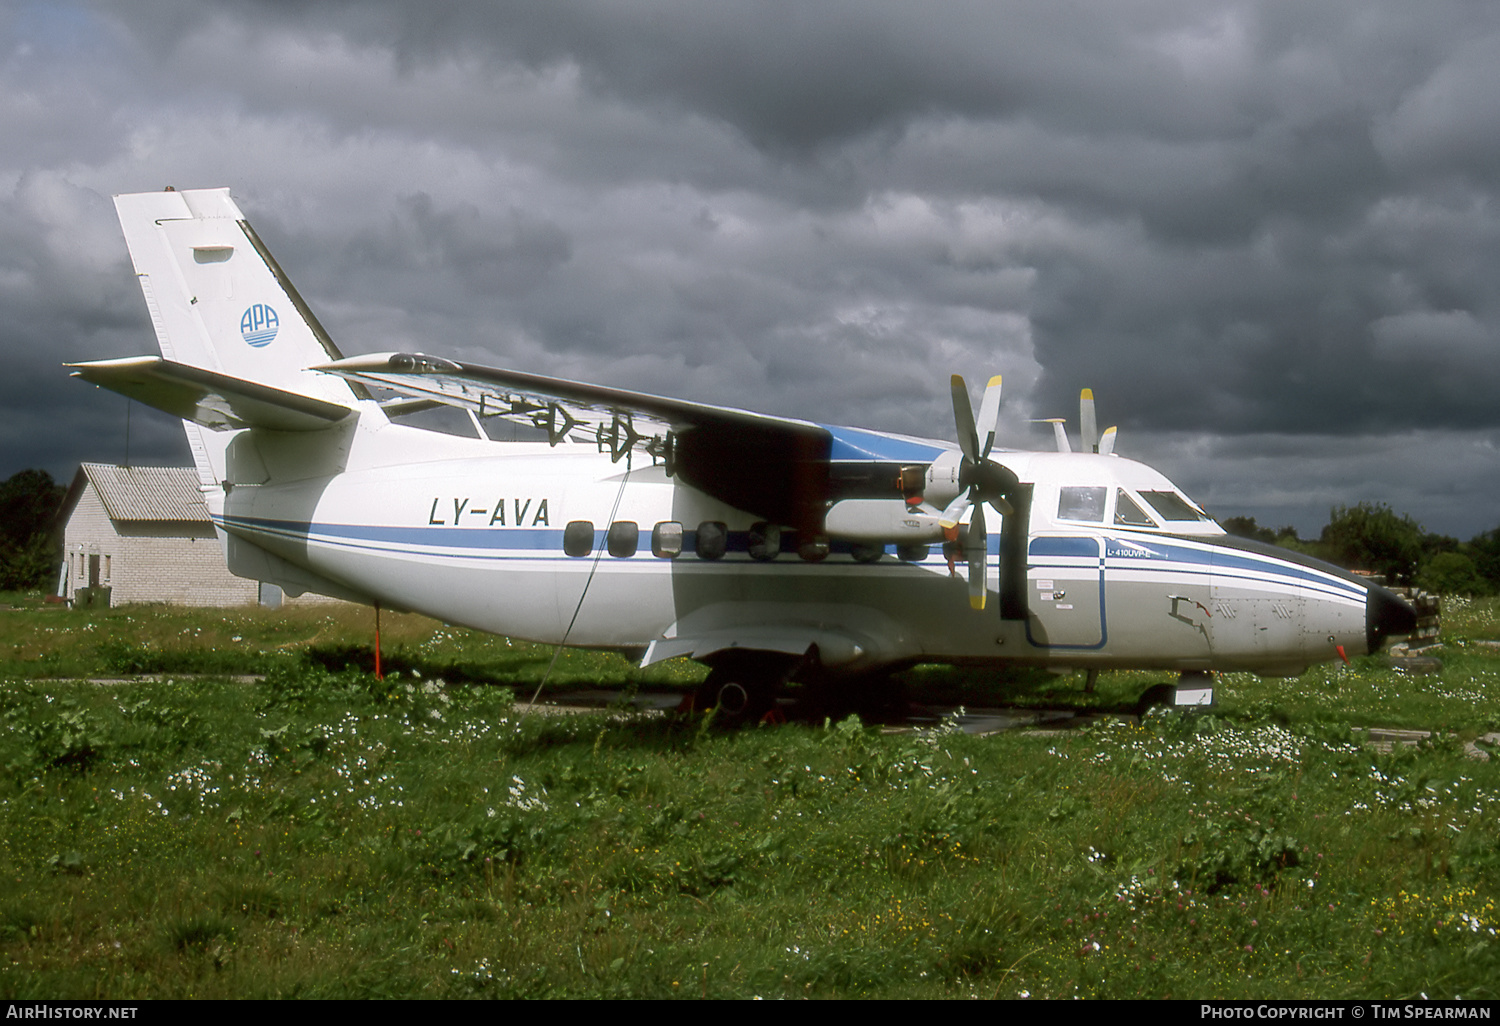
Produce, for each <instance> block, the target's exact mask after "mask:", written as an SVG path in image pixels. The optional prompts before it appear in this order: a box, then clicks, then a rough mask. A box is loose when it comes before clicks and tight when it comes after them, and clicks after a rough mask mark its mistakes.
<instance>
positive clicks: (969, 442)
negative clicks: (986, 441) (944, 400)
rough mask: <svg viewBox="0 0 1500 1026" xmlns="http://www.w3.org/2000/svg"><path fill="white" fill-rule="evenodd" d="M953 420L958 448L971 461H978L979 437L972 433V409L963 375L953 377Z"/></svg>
mask: <svg viewBox="0 0 1500 1026" xmlns="http://www.w3.org/2000/svg"><path fill="white" fill-rule="evenodd" d="M952 385H953V419H954V421H955V422H956V423H957V425H958V447H959V448H960V449H962V450H963V454H964V455H965V456H967V457H968V458H969V459H971V460H978V459H979V436H978V435H977V434H976V433H975V431H974V407H973V406H972V405H970V403H969V386H968V385H965V384H964V379H963V375H961V374H955V375H953V382H952Z"/></svg>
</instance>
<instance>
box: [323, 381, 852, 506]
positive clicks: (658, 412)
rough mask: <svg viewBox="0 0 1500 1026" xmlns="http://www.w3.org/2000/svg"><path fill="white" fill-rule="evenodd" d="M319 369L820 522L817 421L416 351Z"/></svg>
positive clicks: (823, 466) (824, 456) (824, 479)
mask: <svg viewBox="0 0 1500 1026" xmlns="http://www.w3.org/2000/svg"><path fill="white" fill-rule="evenodd" d="M313 369H314V370H319V371H323V372H325V373H328V374H336V375H338V376H340V377H342V378H345V379H347V380H349V381H355V382H359V383H361V384H364V385H373V386H376V387H379V388H387V389H390V390H392V391H394V392H396V393H398V394H400V395H403V396H406V397H408V398H410V399H413V400H426V401H432V402H439V403H444V404H446V405H450V406H457V407H460V408H463V409H467V410H471V411H473V412H474V413H475V414H477V415H478V416H480V417H500V418H503V419H505V420H510V421H513V422H517V423H523V424H530V425H532V426H534V427H538V428H542V429H543V430H545V431H546V432H547V437H548V439H549V440H550V441H551V442H552V443H553V444H554V445H555V444H557V443H558V442H561V441H563V440H564V439H569V440H572V441H581V442H585V443H590V442H591V443H593V444H595V445H596V446H597V447H598V449H599V451H600V452H608V453H609V454H610V458H611V459H612V460H614V461H616V462H618V461H619V460H621V459H623V458H625V456H626V455H627V454H628V453H630V452H632V451H637V452H640V453H643V454H645V455H647V456H649V457H650V458H651V459H652V461H653V462H661V463H664V464H665V465H666V468H667V472H668V473H669V474H671V475H674V476H676V477H678V478H679V479H681V480H682V481H684V482H685V483H687V484H690V485H692V486H693V487H695V488H698V489H699V490H701V491H703V492H706V493H707V494H709V495H712V496H714V497H715V498H718V499H721V500H723V501H724V502H727V503H729V504H730V505H731V506H734V507H736V508H737V509H742V510H745V511H747V512H750V513H755V514H757V515H759V516H762V517H765V518H766V519H767V520H769V521H772V522H774V523H779V524H785V525H787V526H790V527H794V528H798V529H803V530H807V531H808V532H809V533H811V532H813V531H816V530H817V529H818V527H819V525H820V524H821V522H822V515H823V511H824V508H825V503H826V500H827V498H828V462H829V454H830V451H831V449H832V446H833V435H832V433H831V432H830V431H829V430H828V429H827V428H825V427H823V426H821V425H819V424H814V423H811V422H809V421H803V420H792V419H787V418H782V417H768V416H765V415H763V414H759V413H751V412H749V411H746V410H737V409H732V408H729V407H722V406H708V405H704V404H701V403H691V402H685V401H683V400H680V399H669V398H664V397H662V396H655V395H649V394H646V393H643V392H630V391H626V390H624V389H617V388H606V387H604V386H601V385H589V384H583V383H581V382H577V381H568V380H565V379H563V378H550V377H545V376H542V375H539V374H526V373H522V372H520V371H510V370H500V369H497V368H493V367H481V366H477V365H474V364H464V363H457V362H454V361H452V360H444V359H441V358H438V357H432V356H425V355H421V354H413V353H382V354H376V355H370V356H355V357H349V358H347V359H342V360H336V361H334V362H332V363H326V364H320V365H318V366H317V367H314V368H313Z"/></svg>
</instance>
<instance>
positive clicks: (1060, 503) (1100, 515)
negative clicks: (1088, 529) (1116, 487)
mask: <svg viewBox="0 0 1500 1026" xmlns="http://www.w3.org/2000/svg"><path fill="white" fill-rule="evenodd" d="M1106 494H1108V489H1106V488H1102V487H1099V488H1095V487H1082V486H1068V487H1065V488H1063V489H1062V490H1061V492H1060V493H1059V495H1058V499H1057V519H1059V520H1087V521H1088V522H1089V523H1091V524H1099V523H1103V522H1104V497H1105V495H1106Z"/></svg>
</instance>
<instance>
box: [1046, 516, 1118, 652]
mask: <svg viewBox="0 0 1500 1026" xmlns="http://www.w3.org/2000/svg"><path fill="white" fill-rule="evenodd" d="M1027 557H1028V558H1027V570H1026V577H1027V582H1026V583H1027V586H1028V589H1029V590H1030V593H1031V594H1030V600H1031V617H1030V618H1029V619H1028V620H1027V621H1026V636H1027V639H1028V640H1029V641H1030V642H1031V643H1032V644H1033V645H1035V646H1037V647H1038V648H1054V649H1070V648H1071V649H1100V648H1103V647H1104V642H1105V640H1106V638H1107V636H1108V634H1107V628H1106V621H1105V612H1104V549H1103V546H1102V544H1101V542H1100V539H1099V538H1097V537H1090V536H1088V535H1053V536H1041V537H1036V538H1032V539H1031V544H1030V546H1029V548H1028V551H1027Z"/></svg>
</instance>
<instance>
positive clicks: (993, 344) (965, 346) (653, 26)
mask: <svg viewBox="0 0 1500 1026" xmlns="http://www.w3.org/2000/svg"><path fill="white" fill-rule="evenodd" d="M1497 58H1500V14H1497V13H1496V12H1494V11H1493V9H1492V7H1491V6H1489V5H1476V4H1471V3H1464V2H1459V0H1454V2H1451V3H1433V4H1423V5H1420V6H1418V5H1411V4H1408V3H1404V2H1399V3H1398V2H1394V0H1392V2H1385V3H1381V2H1359V3H1354V2H1348V3H1328V4H1319V5H1308V4H1305V3H1293V2H1271V0H1266V2H1248V0H1244V2H1238V0H1236V2H1221V3H1203V2H1200V0H1193V2H1188V0H1143V2H1130V3H1112V4H1107V5H1100V4H1087V5H1084V4H1071V3H1048V4H1040V3H992V2H986V3H957V2H954V3H936V4H924V5H913V4H909V3H893V2H892V3H885V2H877V0H860V2H854V0H849V2H828V3H818V4H809V3H791V2H786V3H754V4H751V3H735V2H725V3H715V4H707V5H705V4H701V3H688V2H686V0H641V2H637V3H630V4H618V3H609V2H603V0H588V2H585V0H551V2H548V3H542V4H493V3H488V2H479V0H468V2H451V3H444V4H414V3H413V4H408V3H397V2H394V0H367V2H359V3H354V2H347V3H332V2H319V3H289V2H268V0H219V2H195V3H186V2H182V0H142V2H139V3H133V4H131V5H129V6H125V7H114V6H110V7H105V6H102V5H94V4H91V3H83V2H80V3H74V4H69V3H66V2H61V3H46V4H42V3H19V4H16V5H12V7H10V8H8V9H7V11H6V12H5V13H3V14H0V87H3V88H4V89H5V92H6V97H7V100H6V102H5V103H3V104H0V131H3V132H4V134H5V138H6V139H7V147H6V148H5V150H4V151H3V152H0V245H3V248H0V310H3V313H4V317H3V318H0V345H3V347H4V348H3V352H4V353H5V354H6V357H7V360H8V361H9V362H10V365H11V367H12V373H11V374H10V375H9V376H8V380H7V381H5V382H3V383H0V388H3V389H6V390H7V391H6V392H5V394H4V396H0V398H5V399H7V400H10V404H9V405H8V407H7V418H8V419H7V423H6V425H5V427H4V430H3V431H0V444H4V445H5V446H6V448H5V449H4V452H5V453H6V454H7V455H6V460H7V462H8V463H10V464H16V463H18V462H19V464H20V465H24V464H25V462H26V461H27V460H28V459H29V458H30V457H28V456H27V455H25V452H26V449H25V447H26V446H27V445H28V444H31V445H33V446H34V447H36V446H41V445H42V443H41V442H40V441H34V442H31V443H28V442H27V441H26V440H27V439H37V438H38V434H37V432H36V431H35V430H32V429H30V427H29V426H30V425H31V424H33V423H35V422H36V420H37V419H39V418H44V417H46V416H48V414H49V412H50V413H51V415H52V417H51V426H52V430H51V431H50V432H49V433H48V437H47V440H46V443H45V448H46V450H47V451H48V452H62V451H64V450H65V449H66V448H67V446H68V445H69V444H71V445H72V446H73V447H74V448H76V449H78V450H84V449H86V447H87V446H88V445H89V444H90V439H91V438H92V437H94V436H93V434H92V433H93V432H96V431H99V432H102V431H104V430H105V427H104V426H103V425H102V424H101V423H100V422H99V421H100V418H99V417H98V416H96V415H95V414H88V415H83V414H78V413H76V412H75V411H76V410H78V409H79V408H80V407H81V406H82V405H83V404H85V403H86V402H88V401H92V396H93V393H92V392H89V390H84V389H80V388H78V386H76V384H73V385H72V387H73V388H74V392H72V393H71V396H72V397H70V393H69V391H68V385H69V383H67V382H66V379H65V378H62V377H61V375H60V372H59V371H58V370H57V363H58V362H60V359H78V358H89V357H94V356H107V355H122V354H128V353H134V352H140V351H144V350H146V349H147V348H148V347H149V344H150V342H149V330H148V328H147V325H146V320H145V316H144V310H143V307H142V304H141V302H140V299H139V295H138V294H137V293H135V291H134V283H133V281H132V280H131V277H130V274H129V269H128V263H127V262H126V260H125V255H124V250H123V246H122V245H121V243H120V241H119V236H118V232H117V228H116V226H115V224H114V219H113V216H112V211H110V209H109V205H108V201H107V196H108V195H109V194H110V193H111V192H119V191H133V190H139V189H147V188H159V187H160V186H161V185H163V184H165V183H167V182H173V183H175V184H178V185H180V186H184V187H186V186H207V185H220V184H228V185H231V186H233V187H234V188H235V194H236V197H237V199H238V200H239V202H240V204H241V206H242V207H243V208H244V209H245V210H246V212H247V213H248V214H249V216H250V217H251V219H252V220H253V221H254V222H255V223H256V224H257V227H258V228H259V230H260V231H261V234H262V235H263V236H264V237H265V238H266V239H267V240H268V242H269V243H270V244H271V246H272V248H273V250H274V251H275V252H276V253H277V255H278V258H279V259H280V260H281V262H282V264H283V266H284V267H286V268H287V270H288V271H289V272H290V273H291V274H292V276H293V277H294V279H295V280H296V281H297V282H298V284H299V286H300V287H301V289H302V291H303V292H304V294H305V295H306V296H307V297H308V299H309V301H310V302H312V303H313V305H314V307H315V308H316V309H317V310H318V312H319V314H320V316H321V317H322V319H323V320H324V321H325V323H327V324H328V326H329V328H330V330H332V331H333V333H334V335H335V337H336V338H337V339H338V341H339V342H340V344H341V345H343V346H344V348H345V349H346V350H348V351H350V352H362V351H379V350H385V349H427V350H430V351H434V352H438V353H446V354H450V355H456V356H460V357H463V358H467V359H472V360H475V361H478V362H488V363H495V364H501V365H510V366H516V367H520V368H522V369H528V370H537V371H543V372H551V373H558V374H565V375H567V376H571V377H577V378H583V379H591V380H603V381H608V382H609V383H611V384H617V385H621V386H625V387H635V388H642V389H646V390H649V391H655V392H666V393H671V394H682V395H686V396H689V397H692V398H697V399H701V400H706V401H710V402H724V403H730V404H733V405H741V406H749V407H752V408H757V409H764V410H767V411H771V412H778V413H785V414H790V415H807V414H809V413H810V412H812V413H814V414H815V415H816V416H819V417H821V418H825V419H829V420H834V421H843V422H851V423H861V424H866V425H869V426H875V427H884V428H889V429H894V430H902V431H907V432H912V433H920V434H928V435H932V434H938V435H949V436H951V433H952V425H951V421H952V413H951V410H950V409H949V402H948V398H947V384H946V377H947V374H948V373H950V372H952V371H955V370H957V371H962V372H964V373H965V374H967V375H968V376H969V378H970V380H971V383H973V384H974V385H975V387H976V388H977V382H978V381H979V380H982V379H983V377H984V376H986V375H988V374H989V373H992V372H995V371H1002V372H1003V373H1004V374H1005V376H1006V394H1007V397H1008V399H1007V403H1006V406H1005V412H1004V417H1005V421H1004V430H1005V432H1006V436H1007V438H1008V439H1009V440H1011V441H1014V442H1018V443H1020V442H1025V441H1027V440H1031V441H1033V442H1043V441H1044V438H1042V436H1040V435H1039V434H1036V433H1032V432H1031V431H1030V430H1029V429H1028V427H1027V425H1026V423H1025V422H1026V420H1027V418H1029V417H1032V416H1044V415H1058V414H1063V413H1067V414H1072V413H1073V412H1074V410H1076V396H1077V390H1078V388H1079V387H1081V386H1084V385H1090V386H1092V387H1094V388H1095V389H1096V391H1097V392H1098V394H1099V401H1100V414H1101V417H1103V418H1104V420H1105V422H1107V423H1120V424H1121V425H1122V426H1123V427H1124V429H1125V435H1124V443H1123V446H1122V448H1123V450H1124V451H1126V452H1127V453H1129V454H1130V455H1134V456H1139V457H1143V458H1146V459H1148V461H1153V462H1157V463H1160V464H1162V465H1163V466H1164V467H1165V468H1169V469H1171V472H1173V473H1179V474H1180V475H1181V476H1182V477H1183V481H1182V483H1183V484H1184V485H1186V486H1188V487H1189V488H1190V489H1191V490H1196V492H1197V493H1198V494H1199V495H1200V497H1203V496H1208V495H1211V496H1213V498H1214V500H1215V501H1217V500H1218V499H1220V498H1227V499H1228V500H1229V501H1231V502H1239V503H1241V504H1247V503H1255V502H1259V503H1261V505H1260V506H1258V507H1256V508H1257V509H1264V510H1265V515H1264V516H1262V517H1261V519H1262V520H1263V521H1274V520H1275V519H1276V517H1275V515H1274V514H1275V512H1276V510H1278V509H1283V508H1285V509H1288V510H1290V509H1291V508H1292V507H1296V508H1297V509H1298V510H1300V511H1301V512H1299V513H1296V514H1295V516H1297V517H1306V516H1313V515H1316V512H1315V511H1316V509H1317V508H1318V506H1319V505H1321V504H1323V503H1324V500H1325V499H1326V500H1328V504H1332V503H1333V502H1336V501H1339V500H1340V499H1341V498H1343V499H1347V500H1348V501H1357V500H1358V499H1359V498H1374V499H1385V500H1386V501H1393V500H1395V499H1398V498H1399V499H1400V500H1402V501H1409V502H1412V503H1414V504H1415V505H1414V506H1413V507H1412V509H1413V510H1414V511H1416V510H1417V509H1418V508H1420V509H1422V510H1426V511H1430V515H1432V516H1435V517H1444V516H1448V515H1449V513H1448V512H1446V511H1448V510H1453V509H1459V510H1466V511H1467V512H1466V513H1460V514H1457V515H1459V516H1463V515H1467V516H1469V517H1470V518H1471V519H1472V526H1473V529H1474V530H1479V529H1482V528H1485V527H1489V526H1493V524H1492V523H1490V522H1489V521H1491V520H1493V519H1494V510H1495V509H1497V508H1500V492H1497V490H1496V489H1497V488H1500V486H1496V485H1492V484H1487V483H1486V481H1492V480H1494V479H1496V478H1500V474H1495V473H1493V470H1494V469H1496V468H1495V466H1494V464H1493V463H1491V464H1489V466H1490V468H1491V471H1492V472H1491V473H1489V474H1484V473H1481V472H1479V470H1478V468H1482V467H1484V466H1485V465H1486V464H1485V460H1486V459H1492V458H1493V456H1494V448H1493V445H1492V444H1490V443H1491V441H1492V440H1493V437H1494V432H1495V431H1496V430H1497V429H1500V424H1497V421H1500V404H1496V403H1494V402H1493V396H1494V395H1495V394H1496V388H1497V386H1500V360H1496V359H1495V356H1496V349H1497V346H1500V286H1497V284H1496V282H1495V281H1494V275H1493V274H1492V269H1493V268H1494V267H1495V266H1497V263H1496V258H1497V257H1500V252H1497V244H1500V198H1497V196H1496V194H1495V193H1496V183H1497V182H1500V88H1496V86H1497V82H1496V78H1497V73H1496V72H1495V71H1494V70H1493V69H1494V68H1496V67H1500V59H1497ZM85 396H88V397H89V398H88V399H86V398H85ZM976 397H977V393H976ZM102 419H103V420H104V421H108V420H110V419H111V418H110V417H103V418H102ZM17 425H20V426H17ZM142 437H143V439H147V438H151V439H154V438H155V436H154V435H151V434H150V432H149V431H148V432H146V433H145V434H143V435H142ZM1285 440H1290V441H1289V443H1288V444H1285V445H1283V441H1285ZM1382 440H1385V441H1391V440H1399V444H1397V442H1395V441H1391V445H1392V446H1393V447H1396V448H1400V450H1401V451H1402V452H1403V453H1408V454H1411V459H1414V460H1417V461H1419V462H1422V463H1423V466H1424V468H1433V467H1440V466H1441V465H1442V464H1443V463H1444V462H1445V461H1446V462H1449V463H1451V464H1452V465H1453V466H1455V468H1459V467H1461V468H1463V469H1462V472H1461V473H1458V474H1457V482H1458V483H1457V484H1455V485H1453V488H1452V489H1450V490H1448V491H1447V492H1445V489H1444V487H1443V483H1442V481H1441V480H1439V479H1437V478H1430V479H1428V478H1424V479H1423V482H1422V484H1421V485H1420V486H1415V485H1413V483H1412V482H1413V480H1414V479H1413V477H1412V476H1411V475H1409V474H1408V475H1405V476H1402V475H1400V474H1397V473H1394V472H1387V473H1385V474H1382V472H1381V471H1382V467H1385V468H1387V470H1389V464H1388V463H1387V464H1382V462H1381V461H1380V460H1379V459H1378V454H1379V453H1380V451H1381V449H1382V446H1383V445H1384V441H1382ZM143 444H147V445H156V444H157V442H156V441H146V442H144V443H143ZM161 444H162V445H166V443H165V442H162V443H161ZM18 447H19V448H18ZM34 451H41V450H40V449H39V448H34ZM162 451H163V452H165V449H163V450H162ZM1421 453H1426V454H1427V457H1426V458H1425V459H1424V458H1423V457H1422V456H1421V455H1420V454H1421ZM79 455H80V456H86V455H87V453H86V452H83V451H80V452H79ZM49 458H50V457H49ZM1340 466H1344V467H1346V468H1358V470H1359V473H1358V474H1354V475H1353V476H1351V474H1350V473H1346V472H1343V471H1341V470H1339V469H1338V468H1339V467H1340ZM1433 473H1438V471H1433ZM1361 488H1363V492H1361ZM1272 496H1284V497H1286V502H1285V503H1282V504H1281V505H1278V503H1280V502H1281V499H1279V498H1278V499H1276V500H1275V501H1271V499H1270V498H1268V497H1272ZM1296 496H1302V499H1301V500H1298V499H1297V498H1296ZM1312 497H1316V498H1312ZM1204 501H1209V499H1208V498H1205V499H1204ZM1445 504H1446V505H1445ZM1215 508H1216V509H1218V510H1220V511H1222V512H1224V513H1226V514H1227V513H1232V512H1235V511H1236V510H1234V509H1231V508H1223V506H1222V504H1220V506H1216V507H1215ZM1309 509H1311V510H1313V511H1314V512H1313V513H1309V512H1308V510H1309ZM1424 515H1426V514H1424ZM1289 516H1291V514H1289ZM1313 526H1315V525H1313Z"/></svg>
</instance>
